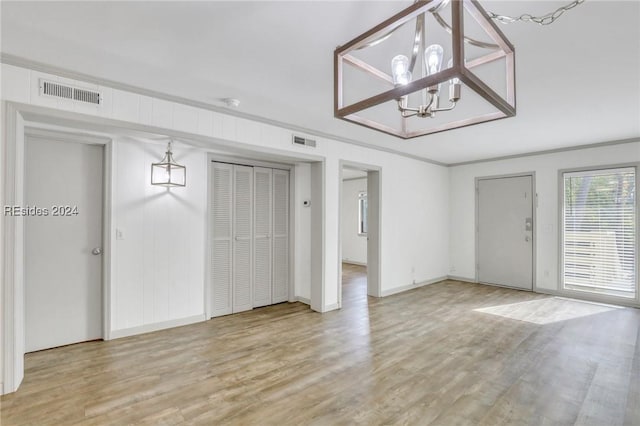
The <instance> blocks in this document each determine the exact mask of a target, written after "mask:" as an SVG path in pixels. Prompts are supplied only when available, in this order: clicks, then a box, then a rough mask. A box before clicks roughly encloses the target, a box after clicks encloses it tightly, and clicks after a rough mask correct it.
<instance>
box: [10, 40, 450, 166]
mask: <svg viewBox="0 0 640 426" xmlns="http://www.w3.org/2000/svg"><path fill="white" fill-rule="evenodd" d="M0 63H3V64H7V65H13V66H16V67H21V68H27V69H30V70H34V71H39V72H43V73H47V74H54V75H57V76H60V77H64V78H70V79H72V80H81V81H83V82H86V83H92V84H97V85H100V86H107V87H110V88H112V89H117V90H122V91H125V92H131V93H137V94H139V95H144V96H149V97H152V98H158V99H163V100H165V101H170V102H176V103H179V104H183V105H189V106H192V107H195V108H202V109H205V110H209V111H214V112H217V113H220V114H225V115H231V116H235V117H239V118H244V119H247V120H251V121H255V122H259V123H264V124H268V125H272V126H277V127H281V128H283V129H287V130H291V131H293V132H299V133H305V134H308V135H311V136H315V137H318V138H324V139H331V140H335V141H339V142H344V143H348V144H351V145H356V146H360V147H363V148H368V149H374V150H377V151H383V152H388V153H390V154H395V155H399V156H402V157H406V158H411V159H413V160H417V161H421V162H424V163H429V164H434V165H436V166H442V167H447V164H445V163H442V162H440V161H436V160H431V159H429V158H425V157H421V156H418V155H414V154H409V153H407V152H403V151H398V150H395V149H393V148H387V147H384V146H377V145H370V144H367V143H365V142H361V141H359V140H356V139H351V138H346V137H343V136H338V135H335V134H332V133H326V132H323V131H320V130H313V129H310V128H307V127H302V126H298V125H295V124H291V123H286V122H283V121H278V120H272V119H269V118H265V117H261V116H259V115H254V114H249V113H246V112H242V111H237V110H232V109H229V108H225V107H221V106H216V105H211V104H207V103H205V102H200V101H195V100H192V99H188V98H183V97H181V96H176V95H170V94H168V93H162V92H157V91H155V90H151V89H145V88H143V87H138V86H133V85H130V84H126V83H121V82H118V81H114V80H108V79H104V78H99V77H95V76H92V75H89V74H84V73H81V72H77V71H72V70H69V69H66V68H61V67H57V66H54V65H49V64H46V63H43V62H38V61H34V60H31V59H28V58H24V57H21V56H17V55H12V54H9V53H4V52H0Z"/></svg>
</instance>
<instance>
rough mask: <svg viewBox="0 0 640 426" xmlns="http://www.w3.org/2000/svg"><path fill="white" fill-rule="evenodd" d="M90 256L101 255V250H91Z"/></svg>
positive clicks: (97, 248)
mask: <svg viewBox="0 0 640 426" xmlns="http://www.w3.org/2000/svg"><path fill="white" fill-rule="evenodd" d="M91 254H93V255H94V256H97V255H99V254H102V249H101V248H100V247H96V248H94V249H93V250H91Z"/></svg>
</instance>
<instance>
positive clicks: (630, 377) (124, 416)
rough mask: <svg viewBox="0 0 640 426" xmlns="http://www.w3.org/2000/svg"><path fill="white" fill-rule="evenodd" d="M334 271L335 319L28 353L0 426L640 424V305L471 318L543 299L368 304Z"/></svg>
mask: <svg viewBox="0 0 640 426" xmlns="http://www.w3.org/2000/svg"><path fill="white" fill-rule="evenodd" d="M344 273H345V278H346V280H345V283H344V289H343V294H344V296H343V305H344V308H343V309H342V310H340V311H335V312H330V313H326V314H323V315H321V314H318V313H314V312H312V311H310V310H309V308H308V307H307V306H306V305H303V304H301V303H292V304H289V303H285V304H280V305H276V306H271V307H266V308H260V309H256V310H253V311H250V312H246V313H242V314H237V315H231V316H227V317H222V318H217V319H214V320H211V321H207V322H204V323H200V324H195V325H190V326H185V327H180V328H175V329H171V330H164V331H159V332H155V333H150V334H145V335H141V336H135V337H130V338H124V339H119V340H114V341H110V342H90V343H83V344H78V345H72V346H67V347H62V348H57V349H52V350H48V351H43V352H37V353H33V354H28V355H27V356H26V374H25V379H24V382H23V384H22V386H21V388H20V389H19V391H18V392H16V393H14V394H11V395H7V396H4V397H2V399H1V400H0V402H1V406H0V409H1V422H0V423H1V424H2V426H8V425H14V424H33V425H48V424H55V425H73V424H99V425H102V424H114V425H125V424H203V425H218V424H240V425H252V424H259V425H263V424H278V425H300V424H317V425H334V424H366V425H378V424H416V425H426V424H434V425H458V424H459V425H464V424H482V425H502V424H513V425H543V424H557V425H572V424H579V425H598V426H605V425H622V424H625V425H640V343H639V339H640V334H639V331H640V311H639V310H636V309H610V310H606V311H604V312H599V313H595V314H590V315H589V314H588V312H589V311H588V310H586V311H585V310H576V311H575V312H580V315H583V316H581V317H578V318H574V319H568V320H563V321H556V322H552V323H549V324H544V325H541V324H537V323H535V322H530V321H522V320H516V319H511V318H508V317H507V316H504V315H510V312H512V313H514V315H515V314H517V315H522V310H523V309H524V308H523V306H525V307H526V306H529V305H522V304H521V305H514V306H517V309H513V310H510V309H509V308H508V307H507V308H500V309H498V310H497V311H495V313H487V312H478V311H475V309H482V308H491V307H495V306H498V305H507V304H513V303H518V302H526V301H532V300H538V301H540V303H543V304H544V303H545V299H548V298H547V297H546V296H542V295H537V294H532V293H526V292H521V291H515V290H508V289H502V288H495V287H488V286H482V285H475V284H467V283H460V282H456V281H445V282H442V283H438V284H433V285H430V286H426V287H423V288H420V289H416V290H412V291H408V292H405V293H401V294H397V295H394V296H390V297H386V298H382V299H375V298H369V297H367V296H366V277H365V276H364V269H363V268H361V267H354V266H351V265H345V267H344ZM585 312H587V315H585ZM525 314H526V313H525ZM524 318H527V316H526V315H525V316H524Z"/></svg>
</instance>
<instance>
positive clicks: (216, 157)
mask: <svg viewBox="0 0 640 426" xmlns="http://www.w3.org/2000/svg"><path fill="white" fill-rule="evenodd" d="M214 162H215V163H227V164H235V165H239V166H249V167H266V168H270V169H279V170H287V171H288V172H289V289H288V301H289V302H295V301H296V298H295V282H294V277H295V275H294V274H295V247H294V244H295V202H296V200H295V186H294V185H295V166H294V165H292V164H288V163H279V162H275V161H262V160H256V159H251V158H246V157H240V156H239V157H236V156H233V155H226V154H217V153H212V152H209V153H208V154H207V220H206V222H207V225H206V226H207V229H206V233H207V237H206V238H205V241H206V247H205V253H206V256H207V257H206V261H205V262H204V264H205V271H204V273H205V286H204V312H205V318H206V319H207V320H209V319H211V318H212V316H211V314H212V312H213V303H212V302H213V300H212V298H213V292H212V291H211V273H212V270H211V262H210V260H211V245H212V244H213V235H212V233H213V214H212V213H213V212H212V211H211V202H212V200H211V179H212V177H213V163H214ZM252 297H253V296H252Z"/></svg>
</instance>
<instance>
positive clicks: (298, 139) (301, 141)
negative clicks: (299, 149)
mask: <svg viewBox="0 0 640 426" xmlns="http://www.w3.org/2000/svg"><path fill="white" fill-rule="evenodd" d="M293 144H294V145H305V146H311V147H314V148H315V146H316V141H314V140H313V139H308V138H304V137H302V136H296V135H293Z"/></svg>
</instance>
